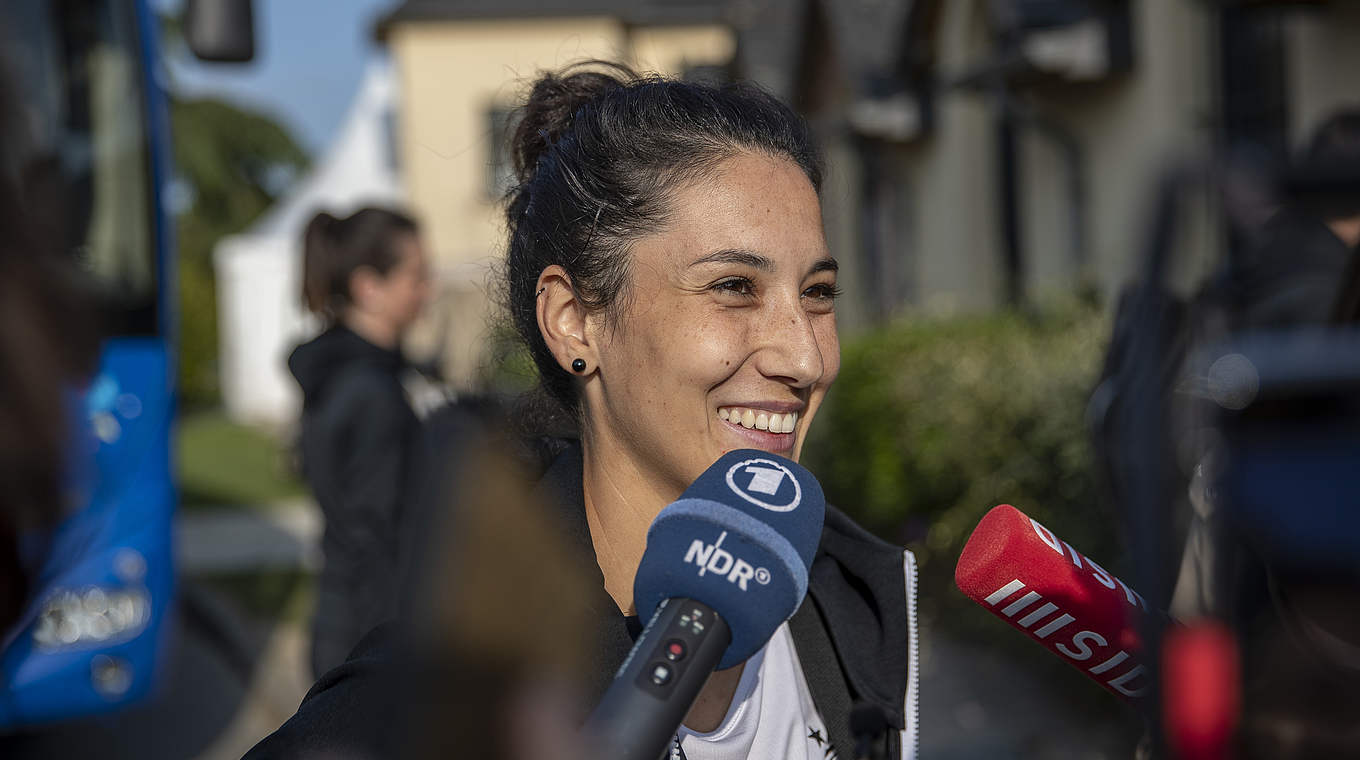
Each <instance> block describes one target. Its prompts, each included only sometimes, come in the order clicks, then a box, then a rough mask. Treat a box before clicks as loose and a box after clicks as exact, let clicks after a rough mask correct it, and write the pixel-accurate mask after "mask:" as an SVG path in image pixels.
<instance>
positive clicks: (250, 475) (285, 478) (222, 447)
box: [176, 410, 307, 510]
mask: <svg viewBox="0 0 1360 760" xmlns="http://www.w3.org/2000/svg"><path fill="white" fill-rule="evenodd" d="M290 460H291V452H290V451H289V450H288V447H287V446H286V445H284V444H283V443H282V442H281V441H279V440H278V439H277V438H275V437H274V436H272V435H270V434H268V433H266V432H263V431H261V430H257V429H255V428H251V427H246V426H244V425H238V424H236V423H234V422H232V421H231V420H229V419H227V417H226V415H225V414H223V413H222V412H221V411H220V410H212V411H201V412H194V413H191V414H187V415H185V416H183V417H181V418H180V421H179V429H178V431H177V441H176V462H177V470H178V472H177V475H178V480H179V487H180V503H181V506H182V507H183V508H185V509H191V510H192V509H203V508H221V507H244V508H251V509H254V508H268V507H270V506H271V505H273V504H277V503H278V502H280V501H285V500H288V499H294V498H297V497H300V496H305V495H306V493H307V490H306V487H305V486H304V485H303V483H302V482H301V481H300V480H299V479H298V477H297V475H296V474H295V473H294V472H292V467H291V465H290Z"/></svg>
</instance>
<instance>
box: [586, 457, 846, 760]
mask: <svg viewBox="0 0 1360 760" xmlns="http://www.w3.org/2000/svg"><path fill="white" fill-rule="evenodd" d="M825 512H826V499H825V497H824V496H823V495H822V488H821V486H820V485H819V484H818V483H817V481H816V479H814V478H813V477H812V474H811V473H809V472H808V471H807V470H806V469H804V468H803V467H801V466H799V465H798V464H796V463H794V462H792V461H790V460H787V459H784V458H782V457H779V456H775V455H773V454H768V453H765V452H762V451H755V450H750V449H744V450H738V451H733V452H730V453H728V454H726V455H724V456H723V457H722V458H721V459H719V460H718V461H717V462H715V463H714V464H713V466H711V467H709V468H708V470H706V471H705V472H704V474H703V475H700V476H699V478H698V480H696V481H694V484H693V485H691V486H690V487H689V488H688V489H686V491H685V493H684V494H682V495H681V497H680V499H679V500H677V501H676V502H674V503H672V504H670V505H669V506H667V507H666V508H665V509H663V510H661V512H660V514H658V515H657V516H656V519H655V520H653V521H652V526H651V528H649V529H648V531H647V549H646V551H645V552H644V553H643V555H642V562H641V563H640V564H639V566H638V571H637V578H636V579H635V580H634V582H633V602H634V605H635V606H636V607H637V611H638V615H640V616H646V615H650V616H651V618H650V621H649V622H648V623H647V627H646V628H644V629H643V631H642V634H641V635H640V636H639V637H638V640H637V643H636V644H635V645H634V646H633V649H632V651H631V652H630V653H629V655H628V658H627V659H626V660H624V662H623V666H622V667H620V668H619V672H618V673H617V674H616V675H615V676H614V681H613V683H612V684H610V686H609V689H608V690H607V691H606V692H605V694H604V697H603V699H601V700H600V704H599V705H598V706H596V708H595V710H594V712H592V713H591V715H590V718H589V720H588V721H587V722H586V728H585V730H586V733H587V738H588V741H590V742H591V743H592V747H593V748H594V749H595V751H596V753H597V756H599V757H608V758H611V760H656V759H657V758H658V757H661V756H662V755H663V753H665V752H666V750H667V749H668V747H669V746H670V744H671V742H672V741H673V738H674V736H675V733H676V730H677V729H678V728H679V727H680V723H681V722H682V721H683V720H684V719H685V715H686V713H688V712H689V708H690V706H691V705H693V704H694V700H695V699H696V698H697V697H698V696H699V692H700V691H701V690H702V689H703V686H704V683H706V682H707V681H708V676H709V674H711V673H712V672H713V671H714V670H715V669H722V668H730V667H732V666H734V665H737V664H739V663H741V662H744V661H745V660H746V659H747V658H748V657H750V656H751V655H753V654H755V653H756V652H757V651H758V650H759V649H760V648H761V647H762V646H764V645H765V642H767V641H769V639H770V637H771V636H773V635H774V632H775V630H776V629H778V628H779V626H780V625H781V624H783V623H784V621H786V620H788V619H789V618H790V617H792V616H793V613H794V612H796V611H797V610H798V606H799V605H800V604H802V602H803V597H804V596H806V595H807V584H808V568H809V567H811V566H812V557H813V554H814V553H815V552H816V550H817V544H818V542H819V541H820V539H821V533H822V520H823V518H824V516H825Z"/></svg>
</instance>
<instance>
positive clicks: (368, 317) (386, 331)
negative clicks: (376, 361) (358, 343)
mask: <svg viewBox="0 0 1360 760" xmlns="http://www.w3.org/2000/svg"><path fill="white" fill-rule="evenodd" d="M340 324H342V325H344V326H345V327H348V328H349V329H350V330H351V331H353V332H354V333H355V334H356V335H358V336H359V337H360V338H363V339H364V340H366V341H368V342H369V343H372V344H373V345H375V346H377V347H378V348H385V349H387V350H389V351H391V350H392V349H395V348H396V347H397V344H398V343H399V342H400V341H401V331H400V330H398V329H397V328H396V326H395V325H392V324H389V323H388V322H387V321H386V320H384V319H381V318H380V317H378V316H376V315H374V314H368V313H366V312H362V311H359V310H358V309H350V310H348V311H346V312H345V313H344V314H343V315H342V316H341V317H340Z"/></svg>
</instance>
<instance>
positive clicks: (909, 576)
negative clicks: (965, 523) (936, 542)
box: [902, 551, 921, 760]
mask: <svg viewBox="0 0 1360 760" xmlns="http://www.w3.org/2000/svg"><path fill="white" fill-rule="evenodd" d="M902 558H903V564H904V566H905V567H904V570H905V571H906V572H905V575H906V580H907V631H908V633H907V657H908V668H909V670H908V671H907V698H906V705H905V708H904V712H905V713H906V714H905V715H904V716H902V717H903V719H904V720H905V721H906V724H907V729H906V731H903V733H904V734H907V736H906V737H905V738H906V739H907V740H908V741H905V742H903V743H902V745H903V746H902V760H916V757H917V754H918V753H919V752H920V746H921V720H920V718H921V637H920V633H919V631H918V630H917V620H916V583H917V578H916V556H915V555H914V554H912V553H911V552H910V551H903V552H902Z"/></svg>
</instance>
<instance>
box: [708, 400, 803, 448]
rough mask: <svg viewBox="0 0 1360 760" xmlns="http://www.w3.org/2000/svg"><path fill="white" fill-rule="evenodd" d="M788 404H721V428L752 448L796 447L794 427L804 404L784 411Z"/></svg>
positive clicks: (723, 431)
mask: <svg viewBox="0 0 1360 760" xmlns="http://www.w3.org/2000/svg"><path fill="white" fill-rule="evenodd" d="M787 406H790V405H788V404H783V405H779V406H776V405H773V404H752V405H732V406H720V407H718V419H719V420H720V423H719V428H718V429H719V430H720V431H721V432H722V433H723V434H724V435H725V436H728V437H736V438H737V439H738V440H741V441H744V442H745V443H744V444H743V445H745V446H748V447H750V448H756V449H761V450H763V451H769V452H771V453H774V454H786V453H788V452H790V451H792V450H793V444H794V431H795V430H797V429H798V418H799V415H800V414H801V413H802V408H803V407H804V406H805V405H804V404H801V403H799V404H797V405H796V406H797V408H796V409H792V410H789V411H783V410H782V409H781V407H787Z"/></svg>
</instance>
